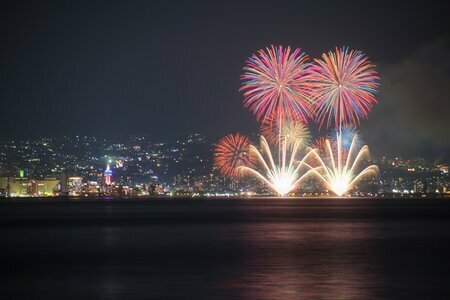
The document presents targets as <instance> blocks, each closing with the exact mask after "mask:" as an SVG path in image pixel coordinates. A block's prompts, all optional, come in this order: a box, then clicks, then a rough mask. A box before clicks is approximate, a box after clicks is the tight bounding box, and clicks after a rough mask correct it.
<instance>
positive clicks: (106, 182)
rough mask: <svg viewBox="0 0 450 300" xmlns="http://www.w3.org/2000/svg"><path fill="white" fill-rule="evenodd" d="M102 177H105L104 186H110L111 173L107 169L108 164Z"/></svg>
mask: <svg viewBox="0 0 450 300" xmlns="http://www.w3.org/2000/svg"><path fill="white" fill-rule="evenodd" d="M103 176H105V184H106V185H111V176H112V171H111V169H110V168H109V164H108V165H106V170H105V172H104V173H103Z"/></svg>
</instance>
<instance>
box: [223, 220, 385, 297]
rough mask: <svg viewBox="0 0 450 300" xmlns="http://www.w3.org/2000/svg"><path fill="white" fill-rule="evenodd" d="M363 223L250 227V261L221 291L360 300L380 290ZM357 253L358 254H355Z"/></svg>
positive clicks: (246, 233) (245, 237) (245, 235)
mask: <svg viewBox="0 0 450 300" xmlns="http://www.w3.org/2000/svg"><path fill="white" fill-rule="evenodd" d="M376 235H377V233H376V229H374V227H373V226H372V225H370V224H365V223H358V222H352V223H342V222H331V223H330V222H324V223H321V222H308V223H271V224H249V225H246V226H244V228H243V230H242V241H243V243H244V245H245V246H244V248H245V251H244V255H245V257H246V260H245V261H244V262H243V264H242V265H240V266H238V270H236V273H238V274H240V277H238V278H231V279H230V280H229V281H228V282H224V283H222V285H221V286H220V288H224V289H227V288H228V289H237V290H241V291H242V294H241V295H240V297H242V298H244V299H255V298H257V299H262V298H265V299H311V298H317V297H320V298H321V299H337V298H338V299H362V298H367V297H376V288H377V287H379V286H380V285H381V282H380V280H381V279H380V276H379V274H378V270H377V267H376V265H373V264H371V263H370V262H371V261H372V262H376V257H375V254H374V253H373V252H372V251H371V249H370V247H371V246H372V245H371V244H370V243H371V242H370V241H371V239H372V238H373V237H376ZM355 251H358V252H355Z"/></svg>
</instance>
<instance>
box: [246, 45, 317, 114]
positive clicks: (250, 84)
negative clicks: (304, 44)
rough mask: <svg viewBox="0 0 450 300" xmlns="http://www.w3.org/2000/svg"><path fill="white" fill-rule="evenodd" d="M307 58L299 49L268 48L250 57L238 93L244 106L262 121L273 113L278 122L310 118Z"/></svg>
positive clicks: (310, 106) (308, 65) (309, 72)
mask: <svg viewBox="0 0 450 300" xmlns="http://www.w3.org/2000/svg"><path fill="white" fill-rule="evenodd" d="M307 61H308V56H307V55H306V54H305V53H304V52H301V50H300V49H295V50H294V51H291V48H290V47H283V46H278V47H275V46H271V47H270V48H266V49H265V50H259V51H258V53H257V54H254V55H252V56H251V57H250V58H249V59H248V60H247V64H246V66H245V67H244V74H243V75H242V76H241V79H242V81H243V83H242V87H241V88H240V90H241V91H243V93H244V107H245V108H248V109H250V111H251V112H253V113H254V114H255V115H256V118H257V120H260V121H261V120H265V119H267V118H268V117H269V116H270V115H272V114H275V115H276V116H277V117H278V119H280V120H281V119H282V120H287V119H291V118H293V119H301V120H302V121H303V123H307V121H308V119H307V118H309V117H311V116H312V104H311V98H310V84H309V80H310V77H311V75H310V74H311V71H310V68H309V67H310V64H309V63H308V62H307Z"/></svg>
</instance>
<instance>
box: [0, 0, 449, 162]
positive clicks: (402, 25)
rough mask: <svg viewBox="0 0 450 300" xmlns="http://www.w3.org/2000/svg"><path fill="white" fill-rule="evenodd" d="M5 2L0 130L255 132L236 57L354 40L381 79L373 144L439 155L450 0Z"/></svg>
mask: <svg viewBox="0 0 450 300" xmlns="http://www.w3.org/2000/svg"><path fill="white" fill-rule="evenodd" d="M392 2H394V1H329V2H327V1H299V0H296V1H286V2H283V1H270V2H265V1H255V2H251V1H236V2H229V1H217V2H215V1H205V2H195V1H183V2H181V1H180V2H179V3H178V2H175V1H160V2H156V1H141V2H138V1H121V2H119V1H104V2H98V1H96V2H94V1H50V2H48V3H45V1H32V2H31V1H30V2H23V1H12V2H11V3H8V4H3V5H2V8H1V10H0V22H1V28H0V30H1V37H2V39H1V54H0V58H1V61H0V64H1V69H0V70H1V72H0V98H1V104H2V105H1V109H0V126H1V127H0V128H1V133H0V139H3V140H5V139H19V138H36V137H57V136H62V135H77V134H78V135H94V136H108V135H113V134H116V133H121V134H129V133H136V134H153V135H155V136H157V137H164V136H167V135H177V134H185V133H188V132H202V133H205V134H207V135H209V136H211V137H216V136H217V137H220V136H221V135H224V134H226V133H228V132H236V131H240V132H244V133H251V132H257V123H256V121H255V119H254V117H253V116H252V115H251V114H250V113H249V112H248V111H246V110H245V109H243V107H242V95H241V94H240V93H239V92H238V88H239V86H240V80H239V76H240V74H241V72H242V67H243V65H244V63H245V60H246V58H247V57H248V56H249V55H250V54H252V53H253V52H255V51H256V50H258V49H260V48H263V47H266V46H269V45H270V44H275V45H277V44H282V45H291V46H293V47H300V48H302V49H303V50H304V51H306V52H307V54H309V55H310V57H312V58H314V57H318V56H320V55H321V54H322V53H323V52H326V51H328V50H331V49H333V48H334V47H335V46H342V45H347V46H349V47H351V48H354V49H360V50H363V51H364V52H365V53H366V54H367V55H368V56H369V57H370V58H371V60H372V61H373V62H374V63H375V64H376V65H377V70H378V71H379V73H380V77H381V88H380V94H379V95H378V96H377V98H378V100H379V102H380V103H379V104H377V105H376V106H375V107H374V109H373V111H372V112H371V113H370V115H369V120H367V121H364V122H363V124H362V126H361V127H362V133H363V135H364V136H363V139H364V140H365V141H366V142H367V143H368V144H369V146H370V147H371V148H372V152H373V153H374V154H375V155H376V154H378V155H380V154H381V153H385V152H388V153H399V154H408V155H424V156H425V157H427V158H429V159H433V160H434V159H440V160H448V158H449V153H450V132H449V130H450V55H449V54H450V43H449V41H450V33H449V32H450V31H449V28H450V21H449V11H450V10H449V7H448V5H447V6H446V7H444V6H442V5H443V4H440V3H439V2H438V1H436V2H434V3H433V1H422V2H417V3H416V2H414V1H404V2H395V4H393V3H392Z"/></svg>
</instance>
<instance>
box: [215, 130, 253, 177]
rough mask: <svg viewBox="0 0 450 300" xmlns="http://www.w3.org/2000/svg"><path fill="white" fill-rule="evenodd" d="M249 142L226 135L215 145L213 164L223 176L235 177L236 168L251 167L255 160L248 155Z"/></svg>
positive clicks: (233, 135) (242, 136)
mask: <svg viewBox="0 0 450 300" xmlns="http://www.w3.org/2000/svg"><path fill="white" fill-rule="evenodd" d="M250 145H251V143H250V140H249V139H248V137H246V136H244V135H241V134H239V133H236V134H228V135H227V136H225V137H223V138H222V139H221V140H220V141H219V143H218V144H217V145H216V149H215V154H214V162H215V165H216V167H217V168H218V169H219V171H220V173H221V174H222V175H223V176H232V177H237V176H238V175H239V173H238V167H240V166H246V167H252V166H253V165H254V161H255V158H254V157H253V156H251V155H250V150H249V148H250Z"/></svg>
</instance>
